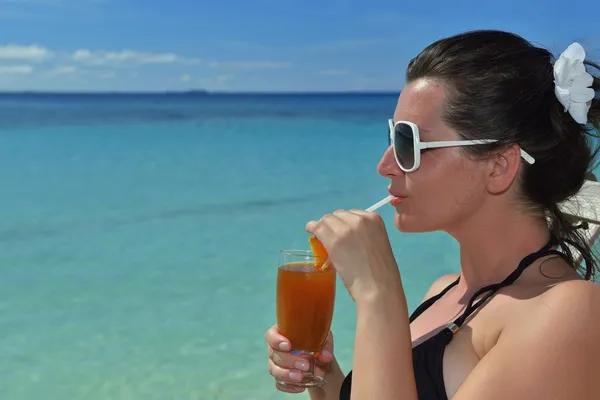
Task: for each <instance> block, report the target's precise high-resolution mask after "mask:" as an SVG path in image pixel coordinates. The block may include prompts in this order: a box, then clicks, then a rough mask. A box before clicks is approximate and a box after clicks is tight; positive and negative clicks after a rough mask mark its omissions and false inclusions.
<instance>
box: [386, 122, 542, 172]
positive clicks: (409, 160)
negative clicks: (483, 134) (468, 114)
mask: <svg viewBox="0 0 600 400" xmlns="http://www.w3.org/2000/svg"><path fill="white" fill-rule="evenodd" d="M388 125H389V145H390V146H392V149H393V151H394V158H395V159H396V163H397V164H398V166H399V167H400V169H401V170H402V171H404V172H412V171H415V170H416V169H417V168H419V165H421V151H422V150H425V149H433V148H439V147H455V146H471V145H475V144H488V143H494V142H497V140H495V139H481V140H453V141H452V140H448V141H440V142H421V137H420V136H419V127H418V126H417V125H416V124H415V123H413V122H410V121H396V122H394V121H393V120H392V119H389V120H388ZM521 157H523V159H524V160H525V162H527V163H528V164H533V163H534V162H535V159H534V158H533V157H532V156H530V155H529V154H528V153H527V152H526V151H524V150H523V149H521Z"/></svg>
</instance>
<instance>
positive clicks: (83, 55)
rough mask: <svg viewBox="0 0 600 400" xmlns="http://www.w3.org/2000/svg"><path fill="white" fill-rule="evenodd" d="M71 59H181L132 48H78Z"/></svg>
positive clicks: (149, 61)
mask: <svg viewBox="0 0 600 400" xmlns="http://www.w3.org/2000/svg"><path fill="white" fill-rule="evenodd" d="M72 59H73V60H74V61H77V62H84V63H89V64H107V63H116V64H118V63H137V64H172V63H176V62H182V61H183V60H182V59H181V58H180V57H179V56H178V55H176V54H174V53H147V52H139V51H133V50H122V51H119V52H107V51H92V50H88V49H78V50H76V51H75V52H74V53H73V55H72Z"/></svg>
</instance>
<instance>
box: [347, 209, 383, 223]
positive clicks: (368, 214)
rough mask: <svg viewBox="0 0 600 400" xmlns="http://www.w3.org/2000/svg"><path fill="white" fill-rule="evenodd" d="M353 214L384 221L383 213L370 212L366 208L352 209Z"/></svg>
mask: <svg viewBox="0 0 600 400" xmlns="http://www.w3.org/2000/svg"><path fill="white" fill-rule="evenodd" d="M351 212H352V214H354V215H357V216H359V217H362V218H366V219H369V220H372V221H377V220H381V221H383V219H382V218H381V215H379V214H378V213H376V212H368V211H365V210H359V209H353V210H351Z"/></svg>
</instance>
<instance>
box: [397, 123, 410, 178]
mask: <svg viewBox="0 0 600 400" xmlns="http://www.w3.org/2000/svg"><path fill="white" fill-rule="evenodd" d="M394 144H395V146H394V152H395V153H396V157H397V158H398V162H399V163H400V165H401V166H402V168H406V169H411V168H412V167H413V165H415V141H414V133H413V130H412V128H411V127H410V126H409V125H407V124H403V123H400V124H397V125H396V126H395V128H394Z"/></svg>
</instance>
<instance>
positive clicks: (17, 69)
mask: <svg viewBox="0 0 600 400" xmlns="http://www.w3.org/2000/svg"><path fill="white" fill-rule="evenodd" d="M33 70H34V68H33V67H32V66H31V65H5V66H0V75H28V74H31V73H32V72H33Z"/></svg>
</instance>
